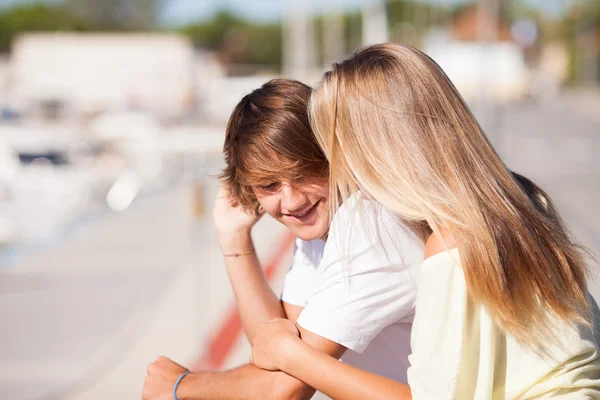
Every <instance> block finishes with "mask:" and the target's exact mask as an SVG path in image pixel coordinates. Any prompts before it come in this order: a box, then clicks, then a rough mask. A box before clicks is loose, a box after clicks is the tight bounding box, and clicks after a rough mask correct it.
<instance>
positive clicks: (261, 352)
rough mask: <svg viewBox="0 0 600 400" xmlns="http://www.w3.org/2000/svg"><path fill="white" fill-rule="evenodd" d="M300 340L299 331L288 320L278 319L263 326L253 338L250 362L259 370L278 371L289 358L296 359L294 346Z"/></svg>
mask: <svg viewBox="0 0 600 400" xmlns="http://www.w3.org/2000/svg"><path fill="white" fill-rule="evenodd" d="M300 340H301V339H300V333H299V332H298V329H297V328H296V326H295V325H294V324H293V323H292V322H290V321H289V320H287V319H284V318H276V319H274V320H272V321H271V322H267V323H266V324H262V325H260V327H259V328H258V331H257V332H256V334H255V335H254V337H253V338H252V359H251V360H250V362H251V363H252V364H254V365H256V366H257V367H258V368H262V369H266V370H269V371H278V370H280V369H281V367H282V365H283V363H284V362H285V361H286V360H287V359H289V357H294V355H293V349H294V347H293V344H294V342H295V341H300Z"/></svg>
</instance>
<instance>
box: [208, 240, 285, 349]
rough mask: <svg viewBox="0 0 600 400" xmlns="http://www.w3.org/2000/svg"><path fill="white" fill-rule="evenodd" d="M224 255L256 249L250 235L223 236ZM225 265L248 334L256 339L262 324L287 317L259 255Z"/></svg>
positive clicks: (228, 262) (233, 260) (231, 258)
mask: <svg viewBox="0 0 600 400" xmlns="http://www.w3.org/2000/svg"><path fill="white" fill-rule="evenodd" d="M219 241H220V243H221V249H222V251H223V253H224V254H234V253H237V252H244V251H247V250H244V249H253V248H254V245H253V243H252V238H251V237H250V233H249V232H248V233H242V234H232V235H229V236H227V237H223V236H220V237H219ZM225 265H226V267H227V273H228V275H229V280H230V281H231V287H232V288H233V293H234V294H235V302H236V306H237V309H238V311H239V313H240V319H241V321H242V327H243V329H244V333H245V334H246V337H247V338H248V339H249V340H252V338H253V337H254V334H255V332H256V329H257V328H258V326H259V325H260V324H262V323H265V322H269V321H270V320H272V319H274V318H285V317H286V315H285V311H284V309H283V307H282V304H281V301H280V300H279V298H278V297H277V296H276V295H275V293H273V290H272V289H271V287H270V286H269V283H268V282H267V279H266V277H265V275H264V273H263V270H262V268H261V266H260V262H259V260H258V257H257V256H256V253H252V254H249V255H245V256H240V257H225Z"/></svg>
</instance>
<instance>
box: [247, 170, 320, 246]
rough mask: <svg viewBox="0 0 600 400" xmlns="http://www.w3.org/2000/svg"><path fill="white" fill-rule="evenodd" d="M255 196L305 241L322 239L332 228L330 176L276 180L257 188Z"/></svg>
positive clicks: (267, 210) (268, 212)
mask: <svg viewBox="0 0 600 400" xmlns="http://www.w3.org/2000/svg"><path fill="white" fill-rule="evenodd" d="M253 191H254V195H255V196H256V199H257V200H258V203H259V204H260V205H261V207H262V208H263V209H264V210H265V212H266V213H267V214H269V215H270V216H272V217H273V218H275V219H276V220H277V221H279V222H281V223H282V224H284V225H285V226H287V227H288V228H289V229H290V230H291V231H292V233H293V234H294V235H295V236H297V237H298V238H300V239H302V240H314V239H322V238H325V237H326V236H327V232H328V231H329V204H328V203H329V184H328V179H327V178H321V177H318V178H305V179H302V180H300V181H296V182H293V183H290V182H272V183H271V184H268V185H265V186H260V187H254V188H253Z"/></svg>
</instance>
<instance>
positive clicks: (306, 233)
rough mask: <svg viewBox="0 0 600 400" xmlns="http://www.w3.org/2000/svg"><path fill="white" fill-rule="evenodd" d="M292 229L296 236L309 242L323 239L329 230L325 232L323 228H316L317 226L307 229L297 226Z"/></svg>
mask: <svg viewBox="0 0 600 400" xmlns="http://www.w3.org/2000/svg"><path fill="white" fill-rule="evenodd" d="M290 230H291V231H292V233H293V234H294V236H296V237H297V238H299V239H302V240H304V241H307V242H308V241H310V240H315V239H321V238H323V237H326V235H327V232H325V231H324V230H323V229H315V227H310V228H306V229H302V228H296V229H290Z"/></svg>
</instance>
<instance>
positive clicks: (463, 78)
mask: <svg viewBox="0 0 600 400" xmlns="http://www.w3.org/2000/svg"><path fill="white" fill-rule="evenodd" d="M422 47H423V51H424V52H425V53H427V54H428V55H429V56H431V57H432V58H433V59H434V60H435V61H436V62H437V63H438V64H439V65H440V66H441V67H442V69H443V70H444V72H445V73H446V74H447V75H448V77H449V78H450V79H451V80H452V82H453V83H454V85H455V86H456V87H457V89H458V90H459V92H460V93H461V95H462V96H463V97H465V98H466V99H467V100H469V101H480V100H482V99H487V100H491V101H496V102H507V101H514V100H518V99H520V98H523V97H524V96H526V95H528V94H529V92H530V86H531V83H530V71H529V68H528V66H527V64H526V61H525V54H524V50H523V47H522V46H521V44H520V43H518V42H517V41H516V40H515V39H514V37H513V35H512V32H511V25H510V24H509V22H508V21H507V20H505V19H504V18H502V17H500V13H498V12H496V13H493V12H491V10H490V9H488V8H484V7H477V6H468V7H466V8H464V9H463V10H461V11H460V12H459V13H457V14H456V15H455V16H454V17H453V18H451V19H450V20H449V22H448V24H447V25H446V26H445V27H443V28H442V29H440V28H436V29H433V30H432V31H430V32H429V34H428V35H427V37H426V38H425V39H424V40H423V46H422Z"/></svg>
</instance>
